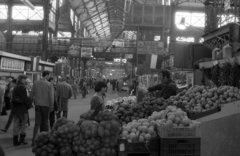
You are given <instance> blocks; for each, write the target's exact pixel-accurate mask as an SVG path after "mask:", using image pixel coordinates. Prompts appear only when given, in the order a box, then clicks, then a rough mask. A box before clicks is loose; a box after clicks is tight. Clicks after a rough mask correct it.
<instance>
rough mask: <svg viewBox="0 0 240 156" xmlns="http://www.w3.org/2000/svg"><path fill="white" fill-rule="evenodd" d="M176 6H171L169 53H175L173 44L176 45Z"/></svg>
mask: <svg viewBox="0 0 240 156" xmlns="http://www.w3.org/2000/svg"><path fill="white" fill-rule="evenodd" d="M176 8H177V4H174V3H172V4H171V30H170V53H174V52H175V43H176V35H175V28H176V26H175V14H176Z"/></svg>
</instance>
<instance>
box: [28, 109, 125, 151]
mask: <svg viewBox="0 0 240 156" xmlns="http://www.w3.org/2000/svg"><path fill="white" fill-rule="evenodd" d="M92 114H93V111H88V112H87V113H84V114H83V115H81V117H80V120H79V121H78V122H77V124H74V122H73V121H71V120H68V119H66V118H60V119H58V120H57V122H56V123H55V124H54V126H53V132H42V133H39V135H38V136H37V137H36V139H35V140H34V143H35V146H34V147H33V149H32V151H33V153H35V154H36V156H78V155H83V156H84V155H87V156H115V155H116V154H117V152H116V148H117V139H118V136H119V134H120V130H121V126H120V124H119V123H118V121H117V117H116V116H114V114H113V113H111V112H105V111H101V112H99V113H98V114H97V116H95V117H92Z"/></svg>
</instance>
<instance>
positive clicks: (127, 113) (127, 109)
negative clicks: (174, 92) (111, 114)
mask: <svg viewBox="0 0 240 156" xmlns="http://www.w3.org/2000/svg"><path fill="white" fill-rule="evenodd" d="M167 105H168V104H167V101H165V100H163V99H161V98H155V97H145V98H144V100H143V101H142V102H140V103H138V104H135V105H122V104H120V105H119V107H118V110H117V111H116V112H115V114H116V115H117V116H118V118H119V122H120V123H121V124H122V125H124V124H126V123H129V122H131V121H133V120H138V119H141V118H148V117H149V116H150V115H151V114H152V113H153V112H154V111H157V110H161V109H164V108H165V107H166V106H167Z"/></svg>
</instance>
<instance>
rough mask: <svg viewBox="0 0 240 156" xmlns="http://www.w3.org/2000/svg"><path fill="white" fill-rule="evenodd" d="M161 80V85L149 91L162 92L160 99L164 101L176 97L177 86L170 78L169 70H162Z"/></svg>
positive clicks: (160, 73)
mask: <svg viewBox="0 0 240 156" xmlns="http://www.w3.org/2000/svg"><path fill="white" fill-rule="evenodd" d="M158 75H159V79H160V80H161V82H162V83H161V84H157V85H155V86H152V87H149V88H148V91H149V92H153V91H157V90H158V91H160V93H159V97H162V98H164V99H168V98H169V97H170V96H174V95H176V94H177V86H176V84H175V82H174V81H172V79H171V77H170V73H169V72H168V71H167V70H161V71H160V72H159V73H158Z"/></svg>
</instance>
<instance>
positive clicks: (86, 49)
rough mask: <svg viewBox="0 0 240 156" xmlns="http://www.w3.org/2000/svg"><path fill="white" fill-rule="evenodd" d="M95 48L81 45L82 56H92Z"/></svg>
mask: <svg viewBox="0 0 240 156" xmlns="http://www.w3.org/2000/svg"><path fill="white" fill-rule="evenodd" d="M92 56H93V48H92V47H81V57H92Z"/></svg>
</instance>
